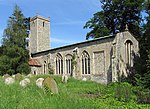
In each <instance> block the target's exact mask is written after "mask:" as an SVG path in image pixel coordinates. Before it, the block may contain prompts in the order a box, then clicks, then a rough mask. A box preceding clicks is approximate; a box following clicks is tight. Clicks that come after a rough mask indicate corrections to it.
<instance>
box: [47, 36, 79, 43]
mask: <svg viewBox="0 0 150 109" xmlns="http://www.w3.org/2000/svg"><path fill="white" fill-rule="evenodd" d="M50 41H51V43H61V44H71V43H75V42H77V41H71V40H65V39H59V38H52V37H51V39H50Z"/></svg>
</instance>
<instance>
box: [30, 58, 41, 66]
mask: <svg viewBox="0 0 150 109" xmlns="http://www.w3.org/2000/svg"><path fill="white" fill-rule="evenodd" d="M28 63H29V65H30V66H36V67H41V66H42V65H41V64H40V63H39V62H38V61H37V59H29V61H28Z"/></svg>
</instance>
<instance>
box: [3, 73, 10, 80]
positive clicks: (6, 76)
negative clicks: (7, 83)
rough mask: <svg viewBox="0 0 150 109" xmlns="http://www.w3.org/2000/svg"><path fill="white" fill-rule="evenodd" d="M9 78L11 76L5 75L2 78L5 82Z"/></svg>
mask: <svg viewBox="0 0 150 109" xmlns="http://www.w3.org/2000/svg"><path fill="white" fill-rule="evenodd" d="M8 77H10V75H9V74H4V75H3V77H2V78H3V79H4V80H5V79H6V78H8Z"/></svg>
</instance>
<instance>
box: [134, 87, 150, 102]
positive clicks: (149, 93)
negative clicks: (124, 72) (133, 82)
mask: <svg viewBox="0 0 150 109" xmlns="http://www.w3.org/2000/svg"><path fill="white" fill-rule="evenodd" d="M134 92H135V94H136V96H137V103H140V104H150V90H149V89H144V88H141V87H135V88H134Z"/></svg>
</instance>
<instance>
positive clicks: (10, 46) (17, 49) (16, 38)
mask: <svg viewBox="0 0 150 109" xmlns="http://www.w3.org/2000/svg"><path fill="white" fill-rule="evenodd" d="M28 24H29V23H28V22H27V19H26V18H25V17H24V15H23V14H22V12H21V10H20V8H19V7H18V6H17V5H16V6H15V8H14V12H13V14H12V16H11V17H9V20H8V24H7V28H6V29H5V30H4V34H3V42H2V46H3V54H2V56H0V74H4V73H8V74H15V73H30V67H29V65H28V59H29V53H28V50H27V49H26V44H27V43H26V38H27V36H28V33H27V30H28Z"/></svg>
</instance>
